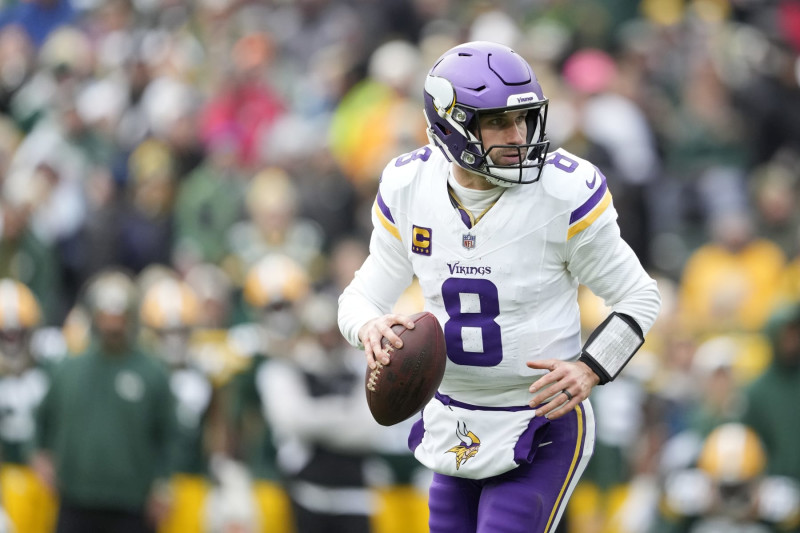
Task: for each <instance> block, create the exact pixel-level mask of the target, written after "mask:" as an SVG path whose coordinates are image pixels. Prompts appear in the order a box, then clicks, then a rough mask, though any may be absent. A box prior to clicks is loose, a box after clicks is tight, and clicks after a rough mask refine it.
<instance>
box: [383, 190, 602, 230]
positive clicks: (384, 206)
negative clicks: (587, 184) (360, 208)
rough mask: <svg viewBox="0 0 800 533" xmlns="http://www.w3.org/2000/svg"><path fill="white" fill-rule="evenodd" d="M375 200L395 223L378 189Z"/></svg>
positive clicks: (385, 214)
mask: <svg viewBox="0 0 800 533" xmlns="http://www.w3.org/2000/svg"><path fill="white" fill-rule="evenodd" d="M604 183H605V182H604ZM377 201H378V207H379V208H380V210H381V213H383V216H385V217H386V218H387V219H389V222H391V223H392V224H395V221H394V218H392V212H391V211H390V210H389V206H387V205H386V202H384V201H383V197H382V196H381V191H378V198H377Z"/></svg>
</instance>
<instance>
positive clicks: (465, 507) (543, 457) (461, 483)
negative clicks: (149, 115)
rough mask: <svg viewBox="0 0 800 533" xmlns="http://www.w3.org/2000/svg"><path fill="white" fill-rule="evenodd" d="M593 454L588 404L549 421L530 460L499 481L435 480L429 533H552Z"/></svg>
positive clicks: (439, 476) (440, 476) (442, 477)
mask: <svg viewBox="0 0 800 533" xmlns="http://www.w3.org/2000/svg"><path fill="white" fill-rule="evenodd" d="M593 451H594V414H593V413H592V407H591V405H590V404H589V401H588V400H585V401H584V402H582V403H581V404H579V405H578V407H577V408H576V409H575V410H573V411H572V412H571V413H569V414H566V415H564V416H562V417H561V418H559V419H557V420H553V421H551V422H550V424H549V429H548V431H547V435H546V436H545V437H544V438H543V439H542V442H541V444H539V445H538V450H536V451H535V454H534V456H533V460H532V461H531V462H530V463H523V464H521V465H520V466H519V467H517V468H515V469H514V470H511V471H509V472H505V473H504V474H501V475H499V476H494V477H491V478H486V479H464V478H458V477H452V476H446V475H443V474H434V476H433V482H432V484H431V487H430V493H429V498H428V506H429V507H430V521H429V525H430V531H431V533H490V532H491V533H552V532H553V531H555V529H556V526H557V525H558V522H559V521H560V520H561V516H562V514H563V513H564V509H565V507H566V505H567V500H569V497H570V495H571V494H572V490H573V489H574V488H575V485H576V484H577V483H578V479H579V478H580V476H581V474H583V471H584V470H585V468H586V465H587V464H588V462H589V459H590V458H591V455H592V452H593Z"/></svg>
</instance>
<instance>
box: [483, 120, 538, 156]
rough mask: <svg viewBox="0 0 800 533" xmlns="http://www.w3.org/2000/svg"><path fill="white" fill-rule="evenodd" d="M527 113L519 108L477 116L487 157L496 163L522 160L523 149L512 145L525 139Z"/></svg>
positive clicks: (521, 142) (522, 142)
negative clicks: (487, 153)
mask: <svg viewBox="0 0 800 533" xmlns="http://www.w3.org/2000/svg"><path fill="white" fill-rule="evenodd" d="M527 115H528V111H526V110H521V111H509V112H507V113H495V114H491V115H483V116H481V117H480V118H479V120H478V125H479V127H480V130H479V131H480V135H481V140H482V141H483V147H484V150H489V157H491V158H492V161H493V162H494V163H495V164H496V165H501V166H512V165H519V164H520V163H521V162H522V158H524V157H525V151H524V150H520V149H517V148H514V146H519V145H521V144H524V143H525V141H526V139H527V134H528V124H527V122H526V120H525V117H526V116H527ZM499 145H510V146H505V147H501V146H499ZM492 146H498V148H492Z"/></svg>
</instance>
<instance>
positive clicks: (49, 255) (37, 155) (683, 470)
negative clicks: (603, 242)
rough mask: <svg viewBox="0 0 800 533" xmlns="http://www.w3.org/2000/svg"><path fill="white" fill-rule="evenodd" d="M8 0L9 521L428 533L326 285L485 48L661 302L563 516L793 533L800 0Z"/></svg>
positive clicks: (2, 220)
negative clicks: (586, 181)
mask: <svg viewBox="0 0 800 533" xmlns="http://www.w3.org/2000/svg"><path fill="white" fill-rule="evenodd" d="M0 7H1V10H0V278H2V280H0V443H2V448H0V454H1V455H0V460H1V461H2V466H1V467H0V498H1V499H0V501H1V502H2V507H3V509H4V513H3V519H2V524H0V531H16V532H20V533H46V532H49V531H53V530H54V529H53V528H54V525H55V523H56V515H57V508H58V505H59V504H61V506H62V518H61V519H59V525H60V527H62V528H63V529H61V530H62V531H89V530H90V529H86V527H88V526H86V524H95V525H96V526H95V527H97V529H96V530H97V531H100V530H101V529H100V528H101V527H106V526H105V525H98V524H117V525H114V526H108V527H111V528H112V529H110V530H114V531H128V530H127V529H123V526H122V525H119V524H123V523H124V524H126V525H125V527H133V528H136V527H139V526H142V527H145V526H146V525H147V524H150V525H155V527H157V530H158V531H159V532H160V533H171V532H181V533H186V532H193V531H196V532H201V531H209V532H211V531H213V532H223V531H248V532H250V531H252V532H255V531H259V532H262V531H263V532H270V533H273V532H275V533H277V532H281V533H291V532H296V533H313V532H316V531H330V532H336V531H342V532H359V531H365V532H366V531H374V532H376V533H393V532H395V531H398V532H399V531H403V532H412V533H413V532H417V531H419V532H421V531H425V530H426V527H427V526H426V520H427V507H426V485H427V483H428V482H429V476H428V474H427V473H426V472H425V471H424V470H423V469H422V468H421V467H419V466H418V465H416V463H415V460H414V458H413V456H411V455H410V453H409V452H408V451H407V448H406V445H405V441H406V430H407V428H408V426H407V425H404V424H401V425H400V426H397V427H391V428H383V427H380V426H378V425H377V424H375V423H374V422H373V421H372V420H371V418H370V415H369V412H368V410H367V409H366V403H365V399H364V393H363V379H364V370H365V368H364V358H363V354H362V353H361V352H359V351H358V350H355V349H354V348H352V347H350V346H349V345H347V344H346V343H345V342H344V340H343V339H342V338H341V335H340V334H339V332H338V329H337V325H336V298H337V296H338V294H339V293H340V292H341V290H342V289H343V287H344V286H346V284H347V283H348V282H349V281H350V279H351V277H352V275H353V272H354V270H355V268H356V266H357V265H360V264H361V262H362V261H363V259H364V257H365V255H366V253H367V246H368V240H369V233H370V230H371V222H370V209H371V206H372V203H373V202H374V200H375V194H376V191H377V184H378V179H379V177H380V175H381V170H382V168H383V166H384V165H385V164H386V163H387V162H388V161H389V160H390V159H391V158H392V157H394V156H396V155H398V154H401V153H404V152H409V151H412V150H414V149H416V148H418V147H419V146H421V145H423V144H425V143H427V138H426V136H425V122H424V117H423V113H422V93H421V87H422V80H423V79H424V75H425V73H426V70H427V68H428V67H429V66H430V65H431V64H432V62H433V60H434V59H435V58H436V57H438V56H439V55H440V54H441V53H442V52H443V51H444V50H447V49H448V48H450V47H452V46H454V45H455V44H458V43H460V42H463V41H467V40H491V41H496V42H501V43H504V44H508V45H510V46H512V47H514V48H515V49H516V50H517V51H518V52H519V53H520V54H522V55H523V56H524V57H525V58H526V59H527V60H528V61H529V62H530V63H531V65H532V66H533V68H534V70H535V72H536V73H537V76H538V78H539V81H540V83H541V85H542V87H543V88H544V90H545V95H546V96H548V97H549V98H550V99H551V104H550V110H549V116H548V119H547V126H548V134H549V137H550V139H551V140H552V142H553V145H555V146H563V147H565V148H566V149H568V150H570V151H571V152H573V153H575V154H577V155H579V156H581V157H586V158H588V159H590V160H591V161H593V162H595V163H596V164H597V165H598V167H600V168H602V170H603V172H604V174H605V175H606V177H607V178H608V186H609V189H610V190H611V192H612V195H613V198H614V200H613V201H614V205H615V207H616V209H617V211H618V212H619V215H620V218H619V224H620V227H621V230H622V235H623V237H624V238H625V239H626V240H627V241H628V242H629V244H630V245H631V246H632V247H633V249H634V250H635V252H636V253H637V255H638V256H639V258H640V260H641V261H642V263H643V264H644V266H645V267H646V268H647V270H648V271H649V272H650V273H651V275H653V276H654V277H656V279H657V280H658V282H659V288H660V290H661V294H662V297H663V309H662V313H661V316H660V317H659V319H658V321H657V323H656V325H655V326H654V328H653V330H652V331H651V333H650V335H649V336H648V339H647V342H646V344H645V345H644V347H643V348H642V350H641V351H640V352H639V354H638V355H637V356H636V357H635V358H634V359H633V361H632V363H631V364H630V365H629V367H627V368H626V370H625V372H624V373H623V375H622V376H620V378H619V379H618V380H617V381H616V382H615V383H614V384H611V385H608V386H605V387H602V388H599V389H597V390H596V392H595V393H594V394H593V397H592V401H593V403H594V405H595V410H596V414H597V419H598V424H597V448H596V452H595V457H594V458H593V460H592V462H591V464H590V466H589V470H588V471H587V473H586V474H585V476H584V478H583V481H582V482H581V484H580V485H579V487H578V489H577V490H576V492H575V493H574V494H573V497H572V500H571V502H570V508H569V510H568V516H567V519H566V521H565V522H566V524H564V527H563V531H568V532H570V533H573V532H574V533H679V532H687V533H688V532H700V531H709V532H712V531H713V532H715V531H724V532H734V533H735V532H736V531H745V530H746V531H755V532H759V531H800V489H798V487H800V454H799V453H798V452H797V451H798V450H800V423H798V422H800V419H798V414H797V411H796V406H797V405H798V404H800V206H799V205H798V202H799V201H800V171H799V170H798V169H799V168H800V4H798V3H797V2H795V1H793V0H641V1H636V2H633V1H626V0H573V1H560V0H537V1H535V2H531V1H521V0H509V1H507V2H502V3H494V2H488V1H481V0H471V1H455V0H384V1H376V0H196V1H188V0H28V1H23V0H3V1H0ZM419 305H420V296H419V293H418V290H417V288H416V287H414V286H413V285H412V286H411V287H409V289H408V291H407V293H406V295H405V297H404V299H403V300H402V301H401V302H398V308H401V309H403V310H405V311H409V312H410V311H411V310H416V309H419ZM581 309H582V321H583V325H584V327H585V332H587V333H588V332H590V331H592V329H593V328H594V327H595V326H596V325H597V324H599V323H600V322H601V321H602V320H603V318H604V317H605V313H606V312H607V309H606V308H605V306H604V304H603V302H602V301H598V299H597V298H596V297H594V296H593V295H592V294H591V293H589V292H588V291H584V292H583V293H582V297H581ZM153 361H161V362H162V363H164V364H151V363H153ZM151 402H152V405H155V406H158V407H161V408H147V407H146V406H148V405H151ZM137 406H138V408H137ZM120 520H121V521H122V522H120ZM143 524H144V525H143ZM70 527H72V529H69V528H70ZM81 527H83V529H81ZM746 527H750V528H751V529H745V528H746ZM757 527H760V528H762V529H755V528H757ZM114 528H117V529H114ZM736 528H741V529H736ZM140 530H141V529H131V530H130V531H140Z"/></svg>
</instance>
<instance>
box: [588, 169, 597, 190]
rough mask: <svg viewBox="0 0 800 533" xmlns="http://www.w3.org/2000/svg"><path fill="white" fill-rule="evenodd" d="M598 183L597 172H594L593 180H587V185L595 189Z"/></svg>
mask: <svg viewBox="0 0 800 533" xmlns="http://www.w3.org/2000/svg"><path fill="white" fill-rule="evenodd" d="M595 183H597V172H595V173H594V174H592V181H591V182H590V181H589V180H586V186H587V187H589V188H590V189H594V184H595Z"/></svg>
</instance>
